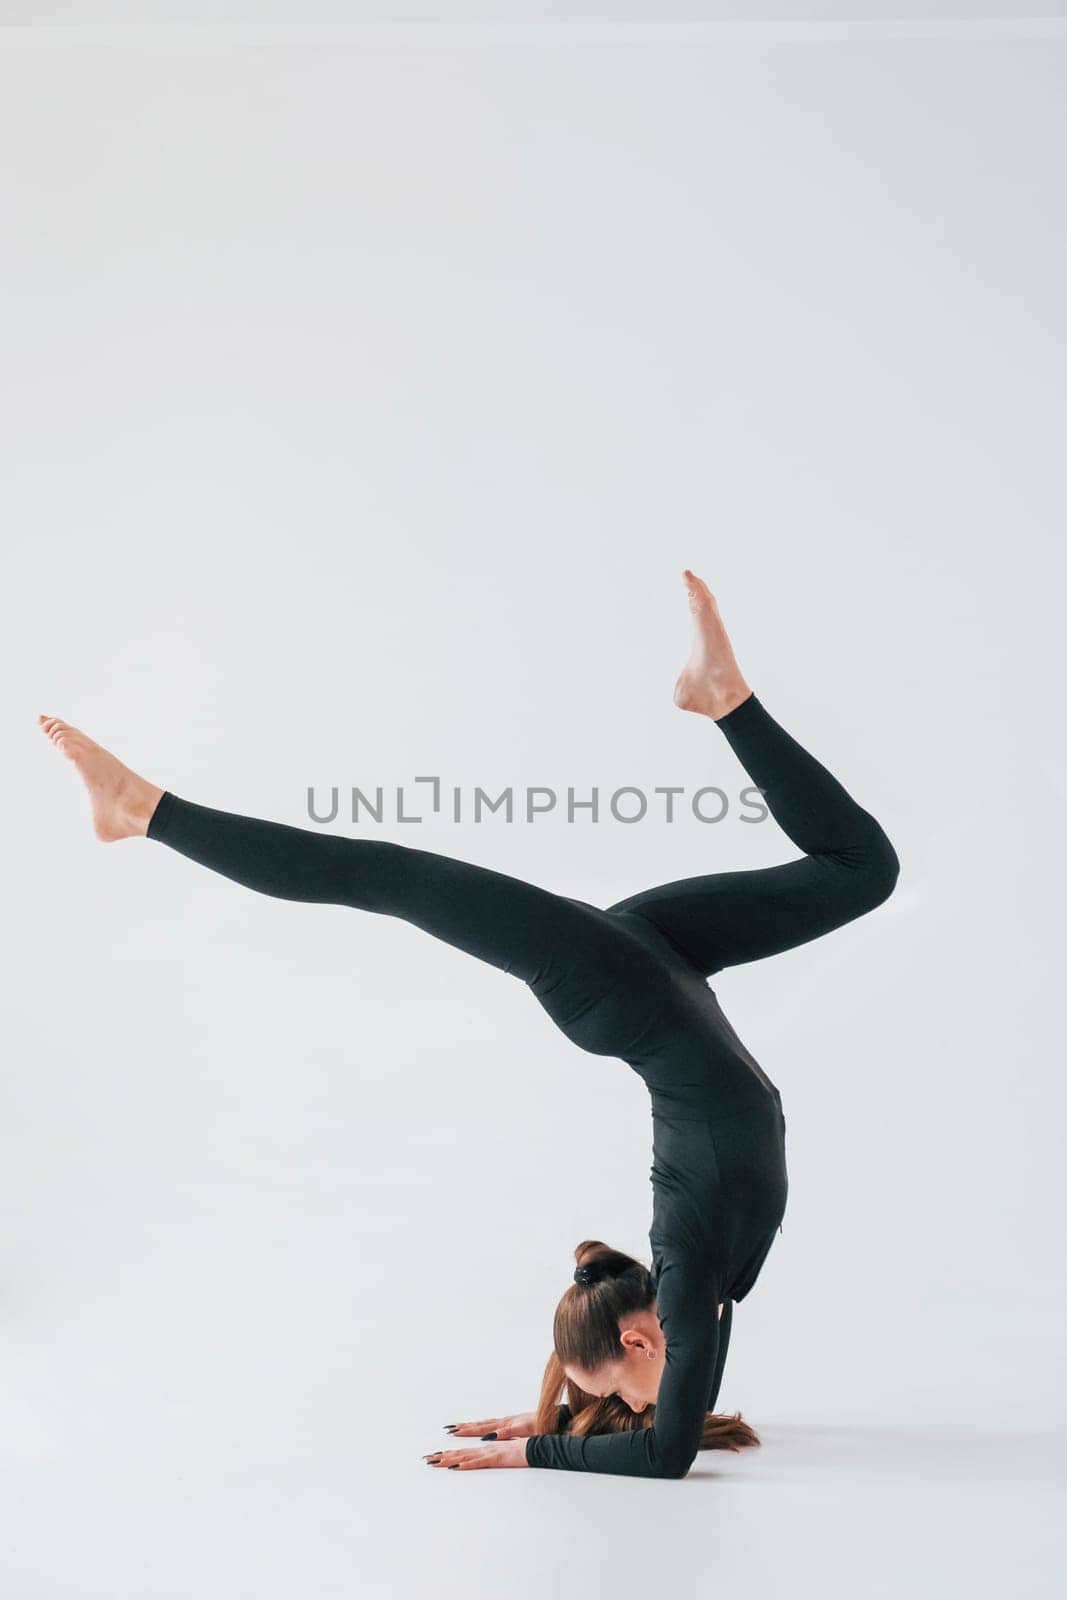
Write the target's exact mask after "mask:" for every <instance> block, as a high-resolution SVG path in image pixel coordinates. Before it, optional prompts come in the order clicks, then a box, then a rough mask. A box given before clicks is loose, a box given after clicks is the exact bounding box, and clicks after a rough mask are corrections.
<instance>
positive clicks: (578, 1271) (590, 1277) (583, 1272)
mask: <svg viewBox="0 0 1067 1600" xmlns="http://www.w3.org/2000/svg"><path fill="white" fill-rule="evenodd" d="M599 1276H600V1274H599V1273H598V1272H597V1270H596V1268H595V1267H594V1266H585V1267H575V1269H574V1281H575V1283H596V1281H597V1278H598V1277H599Z"/></svg>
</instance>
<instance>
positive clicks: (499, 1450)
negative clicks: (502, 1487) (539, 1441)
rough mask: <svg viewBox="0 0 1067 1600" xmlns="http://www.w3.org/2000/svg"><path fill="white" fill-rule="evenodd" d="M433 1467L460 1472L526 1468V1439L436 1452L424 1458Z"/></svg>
mask: <svg viewBox="0 0 1067 1600" xmlns="http://www.w3.org/2000/svg"><path fill="white" fill-rule="evenodd" d="M422 1459H423V1460H424V1461H425V1462H426V1463H427V1465H428V1466H431V1467H453V1468H458V1470H459V1471H460V1472H472V1471H477V1470H478V1469H479V1468H481V1467H526V1466H529V1462H528V1461H527V1460H526V1439H525V1438H522V1439H506V1440H504V1441H503V1442H501V1443H498V1444H479V1445H474V1446H469V1447H468V1448H467V1449H465V1450H435V1451H434V1452H433V1453H432V1455H428V1456H423V1458H422Z"/></svg>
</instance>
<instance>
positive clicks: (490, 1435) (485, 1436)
mask: <svg viewBox="0 0 1067 1600" xmlns="http://www.w3.org/2000/svg"><path fill="white" fill-rule="evenodd" d="M482 1438H483V1439H495V1438H496V1434H495V1433H483V1434H482Z"/></svg>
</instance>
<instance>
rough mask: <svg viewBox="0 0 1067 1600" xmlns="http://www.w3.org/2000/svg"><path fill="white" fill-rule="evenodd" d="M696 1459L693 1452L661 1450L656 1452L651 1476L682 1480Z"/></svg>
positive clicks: (695, 1454)
mask: <svg viewBox="0 0 1067 1600" xmlns="http://www.w3.org/2000/svg"><path fill="white" fill-rule="evenodd" d="M696 1458H697V1453H696V1451H695V1450H677V1449H671V1450H661V1451H659V1452H657V1455H656V1461H655V1466H654V1468H653V1472H652V1476H653V1477H654V1478H684V1477H685V1475H686V1473H687V1472H688V1471H689V1468H690V1467H691V1466H692V1465H693V1462H694V1461H695V1460H696Z"/></svg>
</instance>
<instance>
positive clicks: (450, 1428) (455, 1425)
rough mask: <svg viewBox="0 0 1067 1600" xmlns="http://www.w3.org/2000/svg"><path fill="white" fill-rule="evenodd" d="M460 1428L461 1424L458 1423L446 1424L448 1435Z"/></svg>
mask: <svg viewBox="0 0 1067 1600" xmlns="http://www.w3.org/2000/svg"><path fill="white" fill-rule="evenodd" d="M458 1427H459V1423H458V1422H446V1423H445V1432H446V1433H455V1431H456V1429H457V1428H458Z"/></svg>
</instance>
